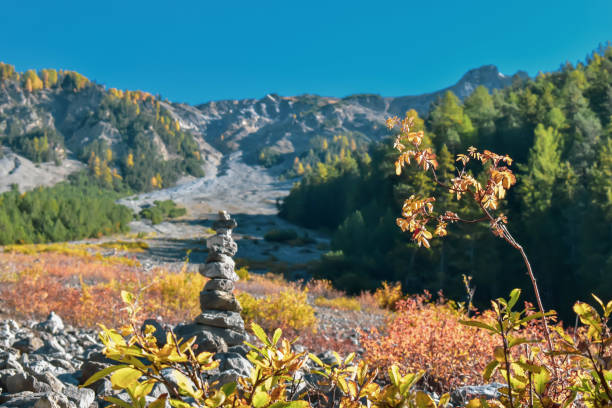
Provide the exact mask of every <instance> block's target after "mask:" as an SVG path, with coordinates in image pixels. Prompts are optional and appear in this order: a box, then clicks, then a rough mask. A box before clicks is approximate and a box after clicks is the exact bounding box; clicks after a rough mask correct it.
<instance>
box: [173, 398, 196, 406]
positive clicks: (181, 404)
mask: <svg viewBox="0 0 612 408" xmlns="http://www.w3.org/2000/svg"><path fill="white" fill-rule="evenodd" d="M170 405H172V406H173V407H174V408H193V407H192V406H191V405H189V404H188V403H186V402H183V401H181V400H179V399H174V398H172V399H171V400H170Z"/></svg>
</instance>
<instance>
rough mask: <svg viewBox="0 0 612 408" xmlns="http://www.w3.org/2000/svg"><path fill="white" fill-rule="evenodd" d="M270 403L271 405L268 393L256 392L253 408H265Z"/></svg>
mask: <svg viewBox="0 0 612 408" xmlns="http://www.w3.org/2000/svg"><path fill="white" fill-rule="evenodd" d="M269 403H270V396H269V395H268V393H267V392H264V391H257V392H255V395H254V396H253V406H254V407H255V408H262V407H265V406H266V405H268V404H269Z"/></svg>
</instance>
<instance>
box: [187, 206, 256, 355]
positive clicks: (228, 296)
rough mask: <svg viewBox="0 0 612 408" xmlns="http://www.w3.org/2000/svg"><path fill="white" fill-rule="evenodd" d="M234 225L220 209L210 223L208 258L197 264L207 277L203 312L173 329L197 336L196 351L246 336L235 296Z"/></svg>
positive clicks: (220, 348) (234, 342)
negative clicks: (211, 231)
mask: <svg viewBox="0 0 612 408" xmlns="http://www.w3.org/2000/svg"><path fill="white" fill-rule="evenodd" d="M236 226H237V223H236V221H235V220H233V219H231V218H230V216H229V214H228V213H227V212H225V211H220V212H219V219H218V220H217V221H215V222H214V223H213V225H212V227H213V229H214V230H215V231H216V234H215V235H214V236H212V237H211V238H209V239H208V240H207V242H206V246H207V247H208V258H207V259H206V263H205V264H203V265H201V267H200V273H201V274H202V275H204V276H206V277H207V278H209V279H210V280H209V281H208V282H207V283H206V285H205V286H204V289H203V290H202V292H200V308H201V309H202V313H201V314H200V315H199V316H197V317H196V318H195V323H193V324H189V325H185V326H182V327H177V328H176V329H175V332H177V331H178V333H177V334H179V335H180V336H181V337H190V336H196V344H198V350H199V351H213V352H223V351H226V350H227V347H228V346H235V345H240V344H242V343H243V342H244V341H245V340H246V332H245V329H244V321H243V320H242V317H241V316H240V311H241V310H242V307H241V306H240V303H239V302H238V300H237V299H236V296H234V282H236V281H237V280H238V279H239V278H238V275H237V274H236V272H235V271H234V268H235V263H234V260H233V259H232V257H233V256H234V255H235V254H236V252H237V251H238V245H236V242H235V241H234V240H233V239H232V229H234V228H236Z"/></svg>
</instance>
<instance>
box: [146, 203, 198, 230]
mask: <svg viewBox="0 0 612 408" xmlns="http://www.w3.org/2000/svg"><path fill="white" fill-rule="evenodd" d="M154 204H155V205H154V206H153V207H149V208H145V209H144V210H142V211H140V216H141V217H142V218H146V219H148V220H151V222H152V223H153V225H156V224H159V223H160V222H163V221H166V220H168V219H171V218H178V217H181V216H183V215H185V214H187V210H186V209H185V208H183V207H178V206H177V205H176V203H175V202H174V201H172V200H165V201H155V202H154Z"/></svg>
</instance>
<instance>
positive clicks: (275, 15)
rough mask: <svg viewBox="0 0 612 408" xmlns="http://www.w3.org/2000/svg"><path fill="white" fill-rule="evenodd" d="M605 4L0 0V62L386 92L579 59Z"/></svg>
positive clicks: (266, 89)
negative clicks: (491, 69) (483, 69)
mask: <svg viewBox="0 0 612 408" xmlns="http://www.w3.org/2000/svg"><path fill="white" fill-rule="evenodd" d="M170 4H172V5H170ZM611 17H612V2H611V1H609V0H605V1H604V0H601V1H598V0H592V1H591V0H586V1H583V2H576V1H572V2H570V1H563V0H557V1H538V0H531V1H522V0H521V1H518V0H514V1H505V2H497V1H492V0H488V1H470V0H464V1H458V0H456V1H435V0H430V1H419V2H412V1H398V2H385V1H367V2H366V1H359V0H351V1H344V0H338V1H333V0H327V1H317V0H310V1H307V2H292V1H286V0H285V1H255V0H251V1H227V0H226V1H219V0H216V1H207V0H199V1H180V0H174V1H168V0H166V1H157V0H148V1H146V2H145V1H130V0H122V1H115V0H106V1H104V2H102V1H61V0H57V1H49V0H45V1H34V0H31V1H23V0H1V4H0V38H1V40H0V61H4V62H8V63H11V64H14V65H15V66H16V67H17V69H18V70H19V71H24V70H27V69H31V68H34V69H40V68H47V67H49V68H62V69H71V70H75V71H78V72H80V73H82V74H84V75H85V76H87V77H89V78H90V79H94V80H96V81H97V82H99V83H103V84H106V85H107V86H108V87H117V88H122V89H141V90H145V91H149V92H151V93H154V94H161V95H162V97H164V98H168V99H170V100H172V101H177V102H188V103H193V104H197V103H201V102H206V101H209V100H219V99H238V98H250V97H262V96H263V95H265V94H266V93H271V92H275V93H278V94H281V95H296V94H302V93H316V94H321V95H328V96H346V95H350V94H354V93H379V94H382V95H385V96H396V95H408V94H419V93H423V92H428V91H433V90H437V89H440V88H443V87H446V86H449V85H451V84H453V83H454V82H456V81H457V80H458V79H459V78H460V77H461V75H462V74H463V73H465V72H466V71H467V70H468V69H471V68H475V67H478V66H481V65H484V64H495V65H497V66H498V67H499V68H500V70H501V72H503V73H507V74H512V73H514V72H515V71H517V70H519V69H522V70H526V71H527V72H528V73H529V74H530V75H534V74H536V73H537V72H538V71H540V70H542V71H550V70H555V69H557V68H558V67H559V66H560V64H561V63H563V62H565V61H571V62H576V61H579V60H584V58H585V56H586V54H587V53H589V52H590V51H592V50H593V49H595V48H596V47H597V46H598V44H599V43H605V42H606V41H608V40H612V24H611V23H610V18H611Z"/></svg>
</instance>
